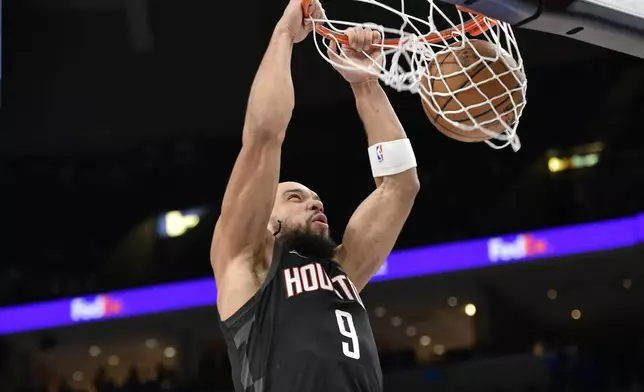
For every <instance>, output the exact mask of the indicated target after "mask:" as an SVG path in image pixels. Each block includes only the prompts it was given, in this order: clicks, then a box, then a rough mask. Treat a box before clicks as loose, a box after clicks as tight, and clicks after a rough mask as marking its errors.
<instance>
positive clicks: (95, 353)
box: [89, 346, 101, 357]
mask: <svg viewBox="0 0 644 392" xmlns="http://www.w3.org/2000/svg"><path fill="white" fill-rule="evenodd" d="M89 355H91V356H92V357H98V356H99V355H101V348H100V347H98V346H92V347H90V348H89Z"/></svg>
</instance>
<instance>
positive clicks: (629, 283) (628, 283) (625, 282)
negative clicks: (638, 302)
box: [622, 279, 633, 290]
mask: <svg viewBox="0 0 644 392" xmlns="http://www.w3.org/2000/svg"><path fill="white" fill-rule="evenodd" d="M632 285H633V281H632V280H631V279H624V280H622V287H623V288H625V289H626V290H629V289H630V288H631V286H632Z"/></svg>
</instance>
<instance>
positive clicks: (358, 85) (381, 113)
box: [328, 27, 420, 290]
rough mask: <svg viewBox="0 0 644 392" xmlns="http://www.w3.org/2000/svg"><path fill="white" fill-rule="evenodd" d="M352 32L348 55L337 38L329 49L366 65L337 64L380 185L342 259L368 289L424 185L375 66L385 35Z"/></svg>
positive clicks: (357, 216)
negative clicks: (363, 128)
mask: <svg viewBox="0 0 644 392" xmlns="http://www.w3.org/2000/svg"><path fill="white" fill-rule="evenodd" d="M346 35H347V37H348V38H349V44H348V45H344V46H343V47H342V49H341V50H342V53H343V55H342V56H340V55H338V52H337V51H338V48H337V46H336V44H335V42H331V45H330V47H329V52H328V54H329V58H330V59H332V60H333V62H334V63H336V64H340V65H342V63H344V65H347V64H348V63H350V64H353V65H355V64H360V65H362V70H361V69H353V70H352V69H347V68H346V67H337V66H336V67H335V68H336V70H337V71H338V72H339V73H340V74H341V75H342V76H343V77H344V79H345V80H346V81H347V82H349V83H350V84H351V88H352V90H353V94H354V96H355V99H356V106H357V109H358V113H359V114H360V118H361V119H362V122H363V124H364V127H365V130H366V133H367V139H368V141H369V146H370V147H369V157H370V160H371V166H372V172H373V176H374V178H375V179H376V190H374V191H373V193H371V195H369V197H367V198H366V199H365V200H364V201H363V202H362V204H360V206H359V207H358V209H357V210H356V211H355V212H354V213H353V216H352V217H351V219H350V220H349V223H348V225H347V228H346V230H345V233H344V238H343V239H342V245H340V246H339V247H338V249H337V252H336V258H337V260H338V261H339V262H340V264H342V266H343V268H344V269H345V271H346V273H347V275H348V276H349V278H350V279H351V281H353V283H354V285H355V286H356V288H357V289H358V290H362V289H363V288H364V286H365V285H366V284H367V282H369V280H370V279H371V277H373V276H374V274H375V273H376V272H378V270H379V269H380V267H381V266H382V264H383V263H384V261H385V259H386V258H387V256H389V253H390V252H391V250H392V249H393V247H394V244H395V243H396V240H397V239H398V235H399V234H400V231H401V230H402V228H403V225H404V224H405V221H406V220H407V217H408V216H409V213H410V211H411V208H412V206H413V204H414V200H415V198H416V194H417V193H418V190H419V188H420V184H419V181H418V176H417V174H416V159H415V157H414V152H413V150H412V149H411V144H410V143H409V140H408V139H407V135H406V134H405V131H404V129H403V127H402V125H401V124H400V121H398V117H397V116H396V113H395V112H394V109H393V108H392V107H391V104H390V103H389V99H388V98H387V94H385V91H384V90H383V89H382V87H380V84H379V82H378V77H377V74H378V73H379V72H378V71H377V70H376V68H373V67H374V63H379V64H382V52H381V51H380V49H379V48H378V47H377V46H374V44H377V43H378V42H379V41H380V34H379V33H378V32H377V31H372V30H371V29H369V28H362V27H354V28H350V29H348V30H347V31H346ZM334 65H335V64H334ZM369 69H371V71H369ZM365 70H366V71H365ZM374 71H375V72H374ZM378 146H381V147H382V150H379V149H377V147H378ZM379 158H382V159H379Z"/></svg>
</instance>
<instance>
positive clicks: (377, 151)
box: [376, 144, 385, 162]
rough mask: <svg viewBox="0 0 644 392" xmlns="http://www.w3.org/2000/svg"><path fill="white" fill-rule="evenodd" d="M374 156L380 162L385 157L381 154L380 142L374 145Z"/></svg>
mask: <svg viewBox="0 0 644 392" xmlns="http://www.w3.org/2000/svg"><path fill="white" fill-rule="evenodd" d="M376 158H378V162H382V161H383V160H384V159H385V158H384V157H383V155H382V144H378V145H377V146H376Z"/></svg>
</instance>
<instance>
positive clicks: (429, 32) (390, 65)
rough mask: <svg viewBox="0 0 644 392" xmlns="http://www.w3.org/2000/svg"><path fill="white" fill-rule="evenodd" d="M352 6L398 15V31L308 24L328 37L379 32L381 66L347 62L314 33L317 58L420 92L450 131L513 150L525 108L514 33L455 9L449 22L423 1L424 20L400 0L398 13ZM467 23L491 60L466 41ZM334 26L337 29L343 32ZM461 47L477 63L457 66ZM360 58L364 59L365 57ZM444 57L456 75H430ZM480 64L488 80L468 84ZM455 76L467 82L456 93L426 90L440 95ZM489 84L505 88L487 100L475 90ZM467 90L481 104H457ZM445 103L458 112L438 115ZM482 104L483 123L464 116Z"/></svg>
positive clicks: (430, 1) (507, 27)
mask: <svg viewBox="0 0 644 392" xmlns="http://www.w3.org/2000/svg"><path fill="white" fill-rule="evenodd" d="M354 1H357V2H361V3H366V4H370V5H373V6H377V7H380V8H383V9H385V10H387V11H389V12H392V13H394V14H396V15H398V16H399V17H400V18H401V21H402V23H401V26H400V27H399V28H397V29H395V28H388V27H384V26H380V25H377V24H375V23H355V22H348V21H342V20H329V19H327V18H326V17H325V18H324V19H310V20H311V21H312V22H313V24H314V27H317V25H326V27H327V28H329V29H330V30H332V31H333V32H335V33H340V34H342V33H344V31H345V29H348V28H350V27H356V26H362V27H370V28H372V29H373V30H377V31H379V32H380V34H381V37H382V40H383V41H382V42H383V43H382V44H379V45H377V47H378V48H379V51H378V52H376V53H378V54H379V55H380V56H382V61H377V59H374V58H371V57H369V58H370V59H371V64H369V65H368V66H365V65H364V64H358V63H356V62H353V61H351V59H350V58H349V57H348V56H347V55H346V54H345V53H344V51H343V50H342V45H341V44H340V43H339V42H338V40H337V38H335V37H334V36H331V35H329V36H328V37H320V36H319V35H318V34H312V35H313V37H314V38H313V40H314V42H315V46H316V48H317V51H318V52H319V53H320V56H322V58H324V59H325V60H326V61H327V62H329V63H330V64H332V65H333V66H335V67H337V68H343V69H348V70H362V71H366V72H369V73H371V74H373V75H376V76H378V78H379V79H380V80H381V81H382V82H383V83H384V84H385V85H387V86H389V87H391V88H394V89H396V90H397V91H409V92H411V93H414V94H417V93H420V96H421V97H422V99H423V101H425V103H426V104H427V105H428V106H429V107H430V108H431V109H432V111H434V112H435V113H437V114H438V115H439V116H440V117H441V121H444V122H447V123H449V124H450V125H452V126H453V127H456V128H458V129H460V130H463V131H465V132H471V131H475V130H476V131H480V132H483V133H485V134H486V135H487V136H489V137H491V138H492V139H490V140H486V141H485V142H486V143H487V144H488V145H490V146H491V147H493V148H495V149H500V148H504V147H507V146H511V147H512V149H513V150H515V151H517V150H519V148H520V146H521V144H520V141H519V138H518V136H517V133H516V130H517V127H518V125H519V119H520V117H521V114H522V112H523V109H524V108H525V104H526V99H525V94H526V91H527V80H526V79H525V78H522V79H521V78H519V77H518V76H517V75H525V73H524V68H523V59H522V58H521V53H520V52H519V49H518V46H517V42H516V39H515V36H514V32H513V30H512V27H511V26H510V25H509V24H507V23H505V22H501V21H493V20H490V19H488V18H482V19H475V17H476V15H475V14H472V13H469V12H465V11H461V10H458V20H457V21H456V23H455V22H453V21H452V20H450V19H449V17H447V16H446V15H445V13H444V12H443V11H442V10H441V9H440V8H439V7H438V6H437V5H436V4H435V3H434V0H424V1H426V2H427V3H428V5H429V13H428V17H427V19H426V20H423V19H420V18H418V17H415V16H413V15H409V14H407V13H405V0H400V10H397V9H395V8H392V7H390V6H387V5H385V4H382V3H380V2H378V1H376V0H354ZM418 1H420V0H418ZM439 18H440V21H441V22H442V24H443V25H444V26H445V27H447V28H448V29H453V31H452V32H451V34H448V35H447V36H446V37H445V36H443V35H442V34H441V33H440V31H441V30H439V28H438V27H437V25H436V23H435V22H436V21H439ZM467 22H470V23H476V26H477V27H479V28H482V30H483V33H482V34H481V35H479V36H477V37H476V38H477V39H485V40H487V41H489V42H491V43H493V44H494V45H495V47H496V54H495V56H493V57H490V55H489V54H487V56H485V55H484V54H482V53H480V52H479V51H478V50H477V49H476V48H475V47H474V46H473V45H472V44H471V42H470V38H468V36H467V34H466V32H465V29H464V24H465V23H467ZM338 26H342V27H343V28H344V29H341V28H339V27H338ZM391 37H394V38H399V40H398V42H396V43H395V44H393V43H392V42H391V40H389V41H390V42H387V41H386V40H387V39H388V38H391ZM427 37H430V38H427ZM330 40H335V41H336V45H337V47H338V48H339V53H338V56H339V57H340V58H342V60H343V63H342V64H339V63H338V62H337V61H334V59H332V58H330V57H329V55H328V54H327V51H328V49H329V44H330V42H331V41H330ZM429 41H436V42H429ZM320 43H321V44H320ZM466 47H468V48H470V49H473V50H474V51H475V53H476V54H477V55H478V60H477V61H475V62H474V63H472V64H463V63H461V60H460V59H459V56H457V55H456V53H457V52H458V51H460V50H463V49H464V48H466ZM363 53H364V54H365V55H367V54H366V53H365V52H363ZM450 53H451V54H452V55H453V58H454V59H456V61H457V62H458V65H459V67H457V68H459V69H458V70H457V71H456V72H453V73H449V74H444V75H443V74H442V71H441V67H440V66H435V67H434V68H435V70H436V71H438V74H437V75H436V74H434V75H432V74H430V66H431V63H432V61H434V60H436V59H437V57H438V56H445V55H447V54H450ZM367 56H368V55H367ZM497 61H502V62H503V64H504V66H505V70H504V72H499V70H498V69H496V70H493V69H492V68H491V67H490V63H494V62H497ZM481 64H484V66H485V67H486V68H487V69H488V71H489V74H490V75H491V76H490V77H489V78H487V79H486V80H477V81H474V80H472V77H471V76H470V73H469V71H470V70H472V69H473V68H474V67H480V66H481ZM459 75H460V76H462V77H467V78H468V79H469V82H470V83H469V84H468V85H466V86H464V87H462V88H454V89H452V88H447V89H446V90H447V91H436V89H434V88H433V87H432V86H434V83H432V81H435V80H441V81H443V83H439V84H440V85H441V86H442V87H443V90H445V87H449V85H448V83H447V82H445V80H446V79H448V78H452V77H455V76H459ZM508 75H512V77H513V78H512V80H514V81H515V83H513V85H512V86H508V85H507V84H506V83H507V80H508ZM493 79H496V82H497V83H498V84H500V85H501V86H503V87H505V88H504V90H505V91H503V92H502V93H501V94H497V95H495V96H487V95H486V94H485V93H484V92H483V91H481V89H480V87H479V86H480V85H483V84H485V83H487V82H490V81H492V80H493ZM423 80H426V81H427V83H422V81H423ZM504 81H505V82H504ZM472 89H476V90H477V91H478V93H479V94H480V96H481V97H485V100H482V102H477V103H476V104H468V105H463V104H462V102H461V101H460V100H459V98H458V94H459V93H460V92H463V91H465V90H469V91H472ZM445 98H449V100H450V101H453V102H456V103H457V104H458V108H456V109H454V108H452V109H451V110H444V109H443V108H442V107H441V105H439V103H438V99H443V100H444V99H445ZM500 99H504V100H510V102H511V103H512V104H511V105H510V106H511V107H510V108H509V109H508V110H504V111H499V110H498V108H497V107H495V105H494V104H493V103H494V102H497V106H500V105H498V102H499V100H500ZM484 105H487V106H486V107H490V108H491V110H493V112H494V116H493V117H492V118H489V117H490V116H487V118H486V120H479V119H477V118H476V116H473V115H472V114H471V113H470V110H472V109H476V108H477V107H479V106H484ZM452 106H453V105H452ZM455 114H461V117H462V116H463V115H465V116H467V118H468V119H469V122H468V124H465V123H464V122H463V121H458V122H457V121H453V120H451V119H450V117H453V115H455ZM508 119H511V121H508ZM499 124H501V125H502V128H503V131H502V132H500V133H499ZM492 125H494V126H495V129H494V130H491V129H488V127H491V126H492Z"/></svg>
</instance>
